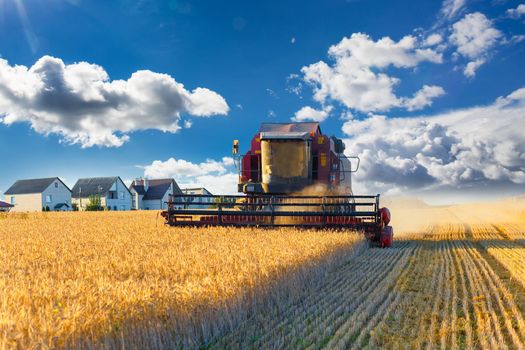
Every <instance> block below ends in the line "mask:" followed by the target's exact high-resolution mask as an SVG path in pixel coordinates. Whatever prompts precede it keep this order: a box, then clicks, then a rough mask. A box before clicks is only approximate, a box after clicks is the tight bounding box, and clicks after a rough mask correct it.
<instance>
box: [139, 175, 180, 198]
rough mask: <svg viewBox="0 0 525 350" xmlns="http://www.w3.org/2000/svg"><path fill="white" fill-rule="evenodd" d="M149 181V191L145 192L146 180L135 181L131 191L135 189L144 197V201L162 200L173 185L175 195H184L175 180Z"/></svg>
mask: <svg viewBox="0 0 525 350" xmlns="http://www.w3.org/2000/svg"><path fill="white" fill-rule="evenodd" d="M147 181H148V190H147V191H146V190H145V186H144V180H135V181H134V182H133V183H132V184H131V186H130V189H131V188H133V189H134V190H135V191H136V192H137V193H138V194H140V195H143V196H144V197H143V198H142V199H143V200H146V201H147V200H154V199H162V197H164V195H165V194H166V192H167V191H168V190H169V188H170V185H171V184H173V194H182V192H181V190H180V188H179V185H177V182H176V181H175V180H174V179H152V180H149V179H148V180H147Z"/></svg>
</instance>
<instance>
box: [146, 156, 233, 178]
mask: <svg viewBox="0 0 525 350" xmlns="http://www.w3.org/2000/svg"><path fill="white" fill-rule="evenodd" d="M230 159H231V158H228V157H224V158H223V160H222V161H220V162H218V161H215V160H211V159H208V160H206V162H203V163H199V164H196V163H192V162H188V161H186V160H184V159H175V158H170V159H168V160H166V161H164V162H163V161H160V160H155V161H153V163H151V164H150V165H146V166H145V167H144V176H146V177H149V178H153V179H155V178H165V177H179V176H200V175H207V174H209V173H217V174H224V173H225V172H226V167H227V166H230V165H232V164H233V160H232V161H230Z"/></svg>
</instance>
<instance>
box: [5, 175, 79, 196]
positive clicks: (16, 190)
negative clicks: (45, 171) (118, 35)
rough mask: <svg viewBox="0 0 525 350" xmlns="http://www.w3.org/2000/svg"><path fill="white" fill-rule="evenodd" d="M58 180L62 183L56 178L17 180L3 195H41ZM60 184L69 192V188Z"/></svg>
mask: <svg viewBox="0 0 525 350" xmlns="http://www.w3.org/2000/svg"><path fill="white" fill-rule="evenodd" d="M55 180H58V181H60V182H62V180H60V179H59V178H58V177H48V178H45V179H28V180H18V181H17V182H15V183H14V184H13V186H11V187H9V189H8V190H7V191H5V194H29V193H42V192H44V190H45V189H46V188H48V187H49V185H51V184H52V183H53V181H55ZM62 184H63V185H64V186H65V187H66V188H67V189H68V190H69V191H71V190H70V189H69V187H67V186H66V184H64V183H63V182H62Z"/></svg>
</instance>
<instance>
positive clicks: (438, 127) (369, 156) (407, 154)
mask: <svg viewBox="0 0 525 350" xmlns="http://www.w3.org/2000/svg"><path fill="white" fill-rule="evenodd" d="M524 114H525V88H522V89H519V90H516V91H514V92H513V93H511V94H510V95H508V96H507V97H501V98H498V99H497V100H496V101H495V102H494V103H493V104H491V105H488V106H482V107H473V108H468V109H462V110H455V111H451V112H448V113H444V114H439V115H435V116H421V117H413V118H386V117H385V116H377V115H372V116H370V117H369V118H367V119H365V120H356V119H353V120H349V121H347V122H346V123H345V124H344V125H343V132H344V133H345V134H347V135H348V138H347V139H346V140H345V143H346V146H347V147H346V149H347V151H346V153H347V154H349V155H358V156H360V157H361V169H360V171H359V172H358V173H357V174H356V177H355V180H356V181H355V184H356V185H357V186H356V187H357V188H356V191H357V192H373V193H375V192H390V193H398V192H417V191H430V192H432V191H434V192H435V193H438V192H439V191H441V190H442V189H445V188H448V189H462V190H465V189H469V188H477V189H478V191H479V189H480V188H483V189H486V188H489V189H493V190H497V189H499V188H502V187H505V186H506V187H509V186H510V187H512V186H514V188H518V187H520V186H521V188H522V189H523V185H524V184H525V136H524V134H523V130H525V119H524V118H523V115H524Z"/></svg>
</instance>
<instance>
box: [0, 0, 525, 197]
mask: <svg viewBox="0 0 525 350" xmlns="http://www.w3.org/2000/svg"><path fill="white" fill-rule="evenodd" d="M520 5H521V2H520V1H502V0H500V1H492V2H491V1H485V2H481V1H467V0H445V1H444V2H443V3H440V2H438V1H417V2H413V1H358V0H357V1H342V0H341V1H287V2H281V1H264V2H256V1H225V2H217V1H206V2H205V1H153V0H143V1H82V0H69V1H66V0H50V1H36V0H33V1H31V0H0V36H1V37H0V55H1V58H2V59H3V60H4V61H3V63H2V64H1V67H0V149H2V150H3V152H2V156H1V164H2V166H1V168H0V192H3V191H5V190H6V189H7V188H8V187H9V186H10V185H11V184H12V183H13V182H14V181H15V180H16V179H20V178H36V177H48V176H60V177H61V178H64V179H65V181H66V183H69V184H71V185H72V184H73V183H74V182H75V180H76V179H77V178H79V177H88V176H112V175H120V176H121V177H122V178H123V179H133V178H135V177H139V176H144V175H147V176H174V177H175V178H176V179H177V180H178V181H179V182H181V183H182V184H187V185H205V186H207V187H210V188H211V189H212V190H214V191H215V192H217V191H220V192H232V191H235V186H234V185H235V180H236V177H235V174H234V172H235V170H234V168H233V167H232V164H231V159H229V158H225V157H228V156H229V153H230V149H231V141H232V140H233V139H235V138H237V139H239V140H240V142H241V148H243V150H246V146H247V145H248V142H249V140H250V138H251V137H252V136H253V134H254V133H255V132H256V131H257V129H258V126H259V124H260V123H261V122H264V121H276V122H277V121H279V122H285V121H289V120H290V119H291V118H293V117H294V116H295V118H296V119H297V120H311V119H317V120H322V130H323V131H324V132H325V133H328V134H334V135H337V136H339V137H342V138H344V139H345V140H346V143H347V148H348V149H347V152H348V153H349V154H352V155H354V154H357V155H359V156H361V157H362V158H363V168H362V171H361V172H360V173H359V174H358V175H357V178H356V181H357V182H356V191H357V192H381V193H391V194H399V193H410V194H414V195H418V196H422V197H436V198H438V200H437V201H446V200H445V199H444V198H446V197H450V198H452V197H454V198H455V199H458V194H461V196H463V197H464V198H478V197H482V198H489V197H490V198H492V197H497V196H503V195H512V194H517V193H522V192H525V187H524V183H525V140H524V139H525V136H523V133H519V132H517V131H516V130H519V128H520V127H521V128H522V129H521V130H525V125H524V123H525V122H524V119H525V107H524V104H525V96H524V95H525V93H523V92H522V91H521V90H520V89H521V88H523V87H525V68H524V66H523V62H525V41H524V39H525V36H524V35H525V26H524V21H525V5H522V6H521V7H520ZM358 33H361V34H358ZM344 38H347V40H346V41H344ZM384 38H388V39H384ZM403 38H405V39H404V41H403ZM330 47H334V50H332V54H331V55H330V54H329V49H330ZM381 57H384V59H380V58H381ZM79 62H85V64H83V65H78V63H79ZM319 62H322V66H323V67H324V68H323V70H322V72H321V70H319V69H318V68H319V67H321V65H316V64H317V63H319ZM374 62H375V63H374ZM88 63H89V64H88ZM95 65H96V66H95ZM469 65H470V66H469ZM16 66H18V68H16ZM21 66H23V67H22V68H21ZM31 67H32V68H31ZM68 67H70V68H71V69H70V70H68ZM64 71H68V72H69V73H67V74H62V73H63V72H64ZM140 71H146V72H147V73H145V74H135V79H130V77H131V76H132V74H134V73H136V72H140ZM57 72H62V73H60V74H62V75H60V74H58V73H57ZM101 72H102V73H101ZM104 72H105V73H104ZM320 72H321V73H320ZM356 72H357V73H356ZM156 73H162V74H165V75H159V74H156ZM361 73H362V74H361ZM53 74H58V75H57V76H59V75H60V77H59V78H56V76H55V75H53ZM46 77H47V78H46ZM50 77H51V78H50ZM46 79H47V80H46ZM128 79H129V80H128ZM119 80H122V82H123V84H124V85H125V86H123V84H120V83H118V82H117V83H115V81H119ZM53 84H56V85H53ZM104 84H106V85H104ZM126 84H127V85H126ZM178 84H183V85H184V86H183V87H182V86H180V85H178ZM424 86H427V87H428V88H424ZM59 87H60V88H59ZM197 88H201V89H200V90H198V91H196V90H194V89H197ZM50 91H51V92H50ZM418 92H420V94H419V95H417V94H418ZM513 93H514V95H513ZM21 96H22V97H21ZM158 96H162V97H158ZM416 97H417V98H416ZM498 98H500V99H499V100H498ZM151 100H154V103H151V104H149V103H145V101H151ZM173 101H175V102H173ZM497 101H500V102H501V101H506V102H505V103H504V104H501V103H500V104H498V102H497ZM146 104H147V105H148V106H146V107H144V105H146ZM305 107H310V109H304V108H305ZM476 108H478V109H476ZM302 109H303V110H302ZM301 110H302V112H299V111H301ZM502 111H503V112H502ZM146 116H147V117H146ZM479 118H482V119H479ZM123 125H124V126H123ZM510 126H513V127H510ZM488 130H492V131H493V132H491V133H489V132H488ZM524 133H525V131H524ZM443 140H445V141H443ZM407 145H409V146H407ZM410 145H411V146H410ZM243 146H244V147H243ZM425 147H426V148H425ZM458 149H460V150H461V151H458ZM483 152H484V153H483ZM171 158H173V159H171ZM487 169H488V170H487Z"/></svg>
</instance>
